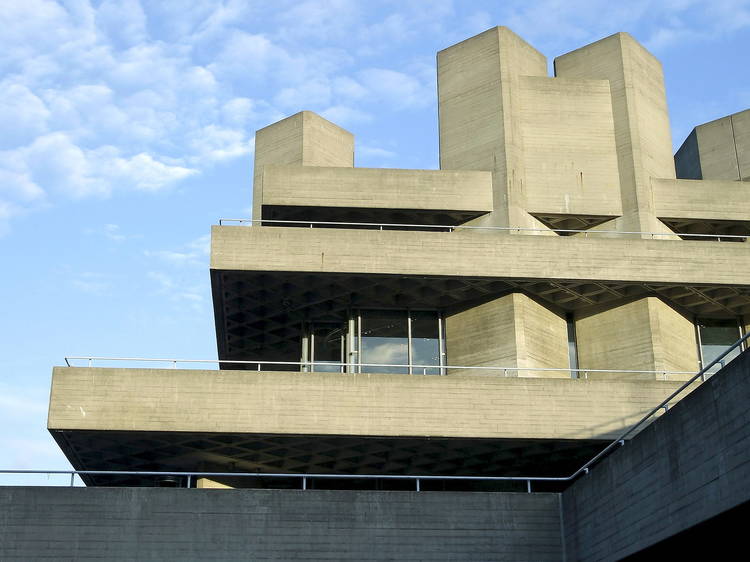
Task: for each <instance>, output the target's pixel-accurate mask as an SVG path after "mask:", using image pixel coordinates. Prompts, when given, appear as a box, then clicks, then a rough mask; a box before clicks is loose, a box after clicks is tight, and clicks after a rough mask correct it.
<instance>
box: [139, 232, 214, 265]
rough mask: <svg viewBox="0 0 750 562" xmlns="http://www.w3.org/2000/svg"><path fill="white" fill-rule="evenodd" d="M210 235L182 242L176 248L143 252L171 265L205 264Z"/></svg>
mask: <svg viewBox="0 0 750 562" xmlns="http://www.w3.org/2000/svg"><path fill="white" fill-rule="evenodd" d="M210 244H211V236H210V235H208V234H207V235H205V236H201V237H200V238H196V239H195V240H192V241H190V242H188V243H186V244H183V245H182V246H180V247H179V248H178V249H176V250H146V251H145V252H144V254H145V255H146V256H147V257H150V258H157V259H159V260H163V261H164V262H167V263H169V264H171V265H177V266H185V265H199V266H206V265H207V263H208V254H209V251H210Z"/></svg>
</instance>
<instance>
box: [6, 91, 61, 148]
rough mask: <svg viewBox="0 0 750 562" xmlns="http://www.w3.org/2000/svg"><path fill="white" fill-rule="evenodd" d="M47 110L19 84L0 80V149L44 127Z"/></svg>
mask: <svg viewBox="0 0 750 562" xmlns="http://www.w3.org/2000/svg"><path fill="white" fill-rule="evenodd" d="M49 116H50V111H49V110H48V109H47V106H46V105H45V103H44V102H43V101H42V100H41V99H40V98H39V97H38V96H36V95H35V94H34V93H33V92H32V91H31V90H30V89H29V88H28V87H26V86H25V85H23V84H14V83H10V82H9V81H8V80H5V81H3V82H0V123H2V127H3V134H2V135H0V149H2V148H11V147H14V146H18V145H19V144H25V143H26V142H29V141H31V140H32V139H33V138H34V137H35V136H37V135H39V134H42V133H44V132H45V131H46V130H47V120H48V119H49Z"/></svg>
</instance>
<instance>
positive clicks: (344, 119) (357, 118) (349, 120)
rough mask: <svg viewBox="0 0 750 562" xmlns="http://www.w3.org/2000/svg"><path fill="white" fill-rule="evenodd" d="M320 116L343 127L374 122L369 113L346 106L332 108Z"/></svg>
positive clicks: (325, 110) (322, 112)
mask: <svg viewBox="0 0 750 562" xmlns="http://www.w3.org/2000/svg"><path fill="white" fill-rule="evenodd" d="M320 114H321V115H322V116H323V117H325V118H326V119H328V120H329V121H333V122H334V123H336V124H337V125H341V126H347V125H352V124H354V123H367V122H369V121H372V115H370V114H369V113H365V112H364V111H360V110H359V109H355V108H353V107H348V106H346V105H334V106H331V107H329V108H327V109H324V110H323V111H321V112H320ZM357 150H359V149H357Z"/></svg>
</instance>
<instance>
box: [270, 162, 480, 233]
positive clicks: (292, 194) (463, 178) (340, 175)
mask: <svg viewBox="0 0 750 562" xmlns="http://www.w3.org/2000/svg"><path fill="white" fill-rule="evenodd" d="M257 181H258V182H260V183H259V185H260V189H259V190H257V196H259V197H260V198H261V200H262V202H261V209H262V210H261V213H262V218H263V219H277V220H317V221H340V222H347V221H350V220H351V221H355V222H357V221H359V222H362V221H363V220H365V221H372V222H391V223H397V222H415V221H416V222H420V223H426V224H461V223H463V222H466V221H467V220H471V219H473V218H476V217H478V216H481V215H484V214H487V213H489V212H491V211H492V174H491V173H490V172H474V171H444V170H392V169H380V168H344V167H325V166H280V165H266V166H264V167H263V171H262V173H261V175H260V176H259V178H258V180H257ZM406 211H408V213H407V212H406ZM406 219H408V220H406Z"/></svg>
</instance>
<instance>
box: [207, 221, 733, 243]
mask: <svg viewBox="0 0 750 562" xmlns="http://www.w3.org/2000/svg"><path fill="white" fill-rule="evenodd" d="M227 223H229V224H237V225H240V226H242V225H248V226H286V225H288V226H297V227H306V228H357V229H367V230H435V231H438V232H458V231H464V230H489V231H499V232H516V233H523V232H529V233H532V232H540V233H550V232H555V233H557V234H560V235H563V236H570V235H574V234H582V235H583V238H588V237H589V236H594V237H596V236H605V237H607V236H623V237H633V236H639V237H644V236H646V237H650V238H651V239H652V240H660V239H661V240H663V239H674V237H675V236H678V237H686V238H690V239H693V238H694V239H697V240H708V241H711V240H713V241H717V242H745V241H746V240H747V236H746V235H741V234H695V233H691V232H639V231H629V230H579V229H573V228H526V227H516V226H475V225H448V224H409V223H376V222H334V221H296V220H291V221H290V220H276V219H219V226H227Z"/></svg>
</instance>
